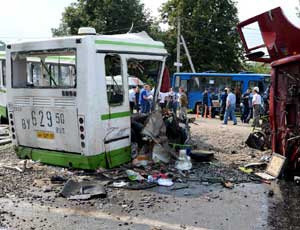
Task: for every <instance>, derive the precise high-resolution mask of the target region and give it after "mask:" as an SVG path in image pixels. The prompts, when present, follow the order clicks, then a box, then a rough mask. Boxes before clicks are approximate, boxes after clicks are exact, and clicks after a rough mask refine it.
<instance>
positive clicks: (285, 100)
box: [238, 7, 300, 173]
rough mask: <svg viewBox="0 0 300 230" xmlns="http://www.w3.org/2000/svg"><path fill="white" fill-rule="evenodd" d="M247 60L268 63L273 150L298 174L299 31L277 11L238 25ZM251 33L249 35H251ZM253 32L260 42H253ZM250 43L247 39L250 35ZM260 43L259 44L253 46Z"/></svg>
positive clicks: (299, 121) (299, 103) (299, 145)
mask: <svg viewBox="0 0 300 230" xmlns="http://www.w3.org/2000/svg"><path fill="white" fill-rule="evenodd" d="M238 31H239V34H240V36H241V39H242V42H243V46H244V48H245V50H246V57H247V58H248V59H249V60H251V61H258V62H264V63H270V64H271V67H272V70H271V86H270V96H269V104H270V107H269V108H270V111H269V115H270V125H271V129H272V134H271V138H272V150H273V152H276V153H279V154H281V155H284V156H285V157H286V158H287V159H288V165H287V170H288V172H298V173H299V172H300V28H297V27H295V26H294V25H293V24H292V23H290V22H289V20H288V19H287V18H286V17H285V15H284V14H283V12H282V10H281V8H280V7H278V8H275V9H272V10H270V11H267V12H265V13H262V14H260V15H257V16H255V17H253V18H250V19H248V20H246V21H244V22H241V23H240V24H239V25H238ZM251 31H252V32H251ZM253 32H258V33H259V34H258V35H261V40H259V39H257V40H255V39H253V38H254V36H253ZM251 33H252V35H251V36H250V38H251V39H247V35H249V34H251ZM257 41H260V42H261V44H254V43H255V42H257Z"/></svg>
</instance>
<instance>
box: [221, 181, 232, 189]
mask: <svg viewBox="0 0 300 230" xmlns="http://www.w3.org/2000/svg"><path fill="white" fill-rule="evenodd" d="M223 186H224V187H225V188H229V189H233V187H234V184H233V183H232V182H230V181H225V182H224V183H223Z"/></svg>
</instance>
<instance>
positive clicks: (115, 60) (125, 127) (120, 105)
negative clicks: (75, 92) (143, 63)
mask: <svg viewBox="0 0 300 230" xmlns="http://www.w3.org/2000/svg"><path fill="white" fill-rule="evenodd" d="M99 55H102V56H103V58H104V65H105V75H104V76H105V81H106V97H105V96H103V97H102V98H101V99H102V100H107V101H106V102H104V103H101V104H102V105H105V106H104V107H105V109H104V108H102V115H101V120H102V122H103V127H104V130H103V131H104V132H105V134H104V135H103V136H104V146H105V153H106V158H107V161H108V165H109V167H114V166H116V165H117V164H118V161H122V160H124V159H123V158H124V157H125V156H128V151H130V111H129V102H128V93H127V92H128V83H127V79H125V76H127V68H126V64H125V63H126V59H124V58H122V57H121V56H120V55H118V54H99ZM102 60H103V59H102ZM102 95H103V94H102ZM101 104H100V105H99V106H101Z"/></svg>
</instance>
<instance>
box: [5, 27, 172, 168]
mask: <svg viewBox="0 0 300 230" xmlns="http://www.w3.org/2000/svg"><path fill="white" fill-rule="evenodd" d="M81 31H83V32H82V33H81V34H80V35H78V36H72V37H59V38H52V39H48V40H40V41H32V42H28V41H26V42H18V43H13V44H9V45H7V52H6V58H7V90H8V95H7V96H8V103H7V105H8V115H9V124H10V128H11V132H12V138H13V144H14V145H15V146H16V151H17V154H18V156H19V157H20V158H30V159H33V160H38V161H40V162H43V163H47V164H53V165H59V166H64V167H73V168H81V169H95V168H98V167H115V166H117V165H120V164H122V163H125V162H128V161H129V160H130V159H131V151H130V145H131V139H130V131H131V124H130V111H129V100H128V88H129V86H128V79H127V76H128V75H134V76H136V75H137V74H136V73H137V70H139V69H141V67H143V68H142V69H144V68H145V66H148V67H149V68H151V70H152V75H153V72H154V73H155V75H156V78H157V79H156V80H157V81H156V82H157V85H156V88H157V89H159V88H160V85H161V79H162V75H163V71H162V69H164V67H165V60H166V57H167V51H166V49H165V48H164V45H163V43H161V42H157V41H154V40H153V39H152V38H150V37H149V36H148V35H147V34H146V33H145V32H142V33H136V34H124V35H96V33H95V31H94V30H93V29H92V28H85V29H82V30H81ZM32 59H38V60H39V62H35V63H34V65H35V66H34V68H32V63H30V60H32ZM50 59H55V60H56V61H57V65H55V66H54V67H53V68H49V65H47V64H46V63H47V60H50ZM67 59H70V60H75V61H73V63H72V64H71V63H70V64H69V65H68V64H66V63H65V60H67ZM62 63H63V64H62ZM143 74H146V75H147V73H145V72H144V73H143ZM107 76H110V77H111V78H110V79H109V80H108V78H107ZM115 76H116V77H117V76H118V78H120V77H119V76H122V79H121V81H120V79H118V80H117V81H116V80H113V79H114V77H115ZM144 77H145V76H144ZM111 80H113V81H111ZM112 82H113V84H115V85H113V87H112V85H111V84H112ZM157 93H158V92H157ZM157 93H156V94H157Z"/></svg>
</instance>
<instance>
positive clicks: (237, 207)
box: [0, 118, 300, 230]
mask: <svg viewBox="0 0 300 230" xmlns="http://www.w3.org/2000/svg"><path fill="white" fill-rule="evenodd" d="M191 131H192V138H193V140H194V141H195V143H196V144H197V145H198V147H199V148H201V149H207V150H212V151H213V152H214V154H215V158H216V159H215V160H213V161H212V162H211V163H194V167H193V168H194V169H193V170H191V172H190V177H188V178H192V180H189V179H188V178H187V179H185V180H183V181H181V182H180V183H179V182H176V183H175V185H174V186H182V185H184V186H183V187H184V188H183V189H178V190H177V189H173V188H174V187H162V186H158V187H154V188H151V189H146V190H128V189H115V188H110V187H108V188H107V197H106V198H96V199H90V200H86V201H78V200H67V199H66V198H63V197H61V196H60V195H59V193H60V191H61V189H62V186H63V185H61V184H52V183H51V182H50V179H49V178H50V177H51V176H53V175H59V176H63V177H65V178H76V179H77V180H89V179H91V178H93V180H96V181H97V182H98V183H100V184H103V185H106V184H107V183H108V181H107V180H105V179H103V178H100V177H98V174H97V172H96V173H95V172H83V171H81V170H68V169H63V168H59V167H54V166H46V165H42V164H40V163H32V162H28V163H27V165H26V170H25V171H24V172H19V171H17V170H12V169H7V168H5V167H3V166H4V165H10V166H18V167H19V168H20V169H22V168H23V167H24V162H23V161H20V160H19V159H17V158H16V156H15V154H14V152H13V149H12V146H10V145H7V146H4V147H2V148H1V149H0V185H1V187H0V230H15V229H17V230H19V229H21V230H23V229H24V230H27V229H49V230H50V229H56V230H60V229H74V230H77V229H92V230H93V229H141V230H144V229H151V230H164V229H170V230H175V229H196V230H200V229H300V225H298V223H297V221H296V217H295V216H293V215H292V214H291V213H293V211H294V210H295V211H296V209H297V206H294V205H290V206H286V205H285V204H284V202H283V201H284V200H286V199H288V200H287V201H286V202H288V204H292V203H300V202H299V200H298V198H297V196H296V194H297V192H298V190H297V187H295V189H293V190H291V191H292V192H291V193H290V196H289V197H288V198H286V197H285V196H284V194H285V193H286V188H287V187H288V186H290V185H286V184H284V183H282V182H280V181H275V182H273V183H272V184H270V185H269V184H262V183H257V181H255V182H254V181H251V180H249V179H248V175H247V174H244V173H242V172H240V170H238V166H240V165H244V164H246V163H250V162H257V161H259V159H260V158H261V156H263V155H267V154H269V153H270V152H269V151H266V152H261V151H258V150H253V149H250V148H248V147H246V146H245V144H244V141H245V140H246V138H247V136H248V135H249V132H250V131H251V128H250V126H249V125H244V124H238V125H237V126H233V125H232V124H230V123H229V124H228V125H227V126H224V125H221V121H219V120H216V119H202V118H201V119H199V120H197V121H196V122H195V124H191ZM205 176H209V178H213V179H220V178H222V179H223V180H224V178H225V179H226V180H228V181H231V182H232V183H233V185H234V187H233V188H232V189H228V188H224V186H223V185H222V183H215V182H212V181H211V180H205ZM206 179H207V178H206ZM242 182H247V183H242ZM293 186H294V185H293ZM293 188H294V187H293ZM294 195H295V196H294ZM276 207H280V209H276ZM287 207H288V208H287ZM274 213H275V214H274ZM276 213H279V214H280V215H278V214H276ZM282 216H283V217H284V219H282ZM294 217H295V218H294ZM291 218H294V219H295V220H294V219H291Z"/></svg>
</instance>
